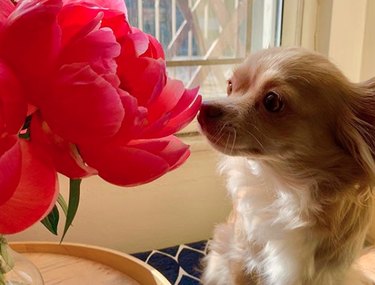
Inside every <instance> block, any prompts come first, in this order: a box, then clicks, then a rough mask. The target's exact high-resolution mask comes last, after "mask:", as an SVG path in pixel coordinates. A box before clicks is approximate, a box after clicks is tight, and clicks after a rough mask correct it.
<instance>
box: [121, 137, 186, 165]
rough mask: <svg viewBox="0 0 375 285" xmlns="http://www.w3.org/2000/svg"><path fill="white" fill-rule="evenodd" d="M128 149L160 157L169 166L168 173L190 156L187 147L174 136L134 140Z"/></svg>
mask: <svg viewBox="0 0 375 285" xmlns="http://www.w3.org/2000/svg"><path fill="white" fill-rule="evenodd" d="M128 146H129V147H134V148H138V149H142V150H145V151H147V152H150V153H153V154H155V155H157V156H159V157H162V158H163V159H164V160H165V161H166V162H167V163H168V165H169V171H170V170H172V169H175V168H176V167H178V166H180V165H181V164H182V163H183V162H184V161H185V160H186V159H187V158H188V157H189V155H190V151H189V146H188V145H186V144H184V143H183V142H181V141H180V140H179V139H177V138H176V137H175V136H169V137H165V138H162V139H157V140H136V141H132V142H130V143H129V144H128Z"/></svg>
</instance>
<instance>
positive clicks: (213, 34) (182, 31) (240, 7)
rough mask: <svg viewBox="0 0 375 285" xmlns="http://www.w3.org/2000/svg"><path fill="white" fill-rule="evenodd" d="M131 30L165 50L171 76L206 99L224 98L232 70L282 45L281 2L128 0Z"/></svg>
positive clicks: (260, 0) (280, 0) (267, 0)
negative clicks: (256, 52)
mask: <svg viewBox="0 0 375 285" xmlns="http://www.w3.org/2000/svg"><path fill="white" fill-rule="evenodd" d="M126 4H127V7H128V14H129V21H130V22H131V24H132V25H134V26H137V27H139V28H141V29H142V30H143V31H145V32H148V33H150V34H152V35H154V36H155V37H156V38H157V39H158V40H159V41H160V42H161V43H162V45H163V47H164V50H165V53H166V58H167V65H168V72H169V74H170V75H171V76H172V77H174V78H178V79H180V80H183V81H184V83H185V84H186V85H187V86H188V87H195V86H197V85H200V86H201V93H202V94H203V96H205V97H206V98H207V97H211V98H212V97H215V96H220V95H223V94H224V93H225V90H226V88H225V85H226V79H227V78H228V76H229V74H230V72H231V70H232V68H233V65H234V64H236V63H238V62H241V61H242V60H243V59H244V58H245V57H246V55H247V54H248V53H249V52H250V51H252V50H257V49H260V48H264V47H269V46H274V45H278V43H279V42H280V30H281V29H280V22H281V21H280V19H281V11H282V0H126Z"/></svg>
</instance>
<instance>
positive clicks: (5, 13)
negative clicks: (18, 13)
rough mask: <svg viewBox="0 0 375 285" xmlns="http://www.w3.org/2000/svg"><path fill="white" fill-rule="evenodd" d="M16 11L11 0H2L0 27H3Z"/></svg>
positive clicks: (0, 3)
mask: <svg viewBox="0 0 375 285" xmlns="http://www.w3.org/2000/svg"><path fill="white" fill-rule="evenodd" d="M14 9H15V6H14V4H13V3H12V1H10V0H0V26H1V25H3V24H4V23H5V22H6V20H7V18H8V17H9V15H10V14H11V13H12V12H13V10H14Z"/></svg>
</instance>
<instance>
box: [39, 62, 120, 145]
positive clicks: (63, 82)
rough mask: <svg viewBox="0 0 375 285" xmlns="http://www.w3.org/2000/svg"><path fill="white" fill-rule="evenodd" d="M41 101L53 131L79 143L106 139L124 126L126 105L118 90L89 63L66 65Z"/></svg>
mask: <svg viewBox="0 0 375 285" xmlns="http://www.w3.org/2000/svg"><path fill="white" fill-rule="evenodd" d="M52 85H53V92H52V94H51V96H48V98H46V100H44V102H43V104H41V105H40V106H41V107H40V109H41V112H42V117H43V118H44V119H45V120H46V122H47V124H48V125H49V126H50V128H51V129H52V131H53V132H54V133H56V134H57V135H59V136H61V137H62V138H64V139H65V140H67V141H70V142H72V143H75V144H79V143H85V142H92V141H96V142H98V141H103V140H106V139H108V138H109V137H112V136H113V135H114V134H116V133H117V131H118V130H119V129H120V127H121V123H122V120H123V118H124V114H125V111H124V108H123V106H122V103H121V99H120V96H119V94H118V92H117V90H116V89H115V88H114V87H113V86H112V85H111V84H110V83H109V82H107V81H106V80H104V79H103V78H102V77H100V76H98V74H96V73H95V72H94V71H93V70H92V69H91V68H90V67H89V66H87V65H82V64H72V65H66V66H64V67H63V68H62V69H61V70H60V72H59V74H58V76H57V79H56V80H55V82H53V83H52Z"/></svg>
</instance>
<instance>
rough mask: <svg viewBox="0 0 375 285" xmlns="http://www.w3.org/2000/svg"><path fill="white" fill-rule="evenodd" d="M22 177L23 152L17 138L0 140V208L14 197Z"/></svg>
mask: <svg viewBox="0 0 375 285" xmlns="http://www.w3.org/2000/svg"><path fill="white" fill-rule="evenodd" d="M20 177H21V150H20V145H19V143H18V140H17V137H16V136H7V137H4V138H2V139H0V206H1V205H2V204H4V203H5V202H6V201H8V200H9V198H10V197H12V195H13V193H14V191H15V190H16V187H17V185H18V182H19V179H20Z"/></svg>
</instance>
